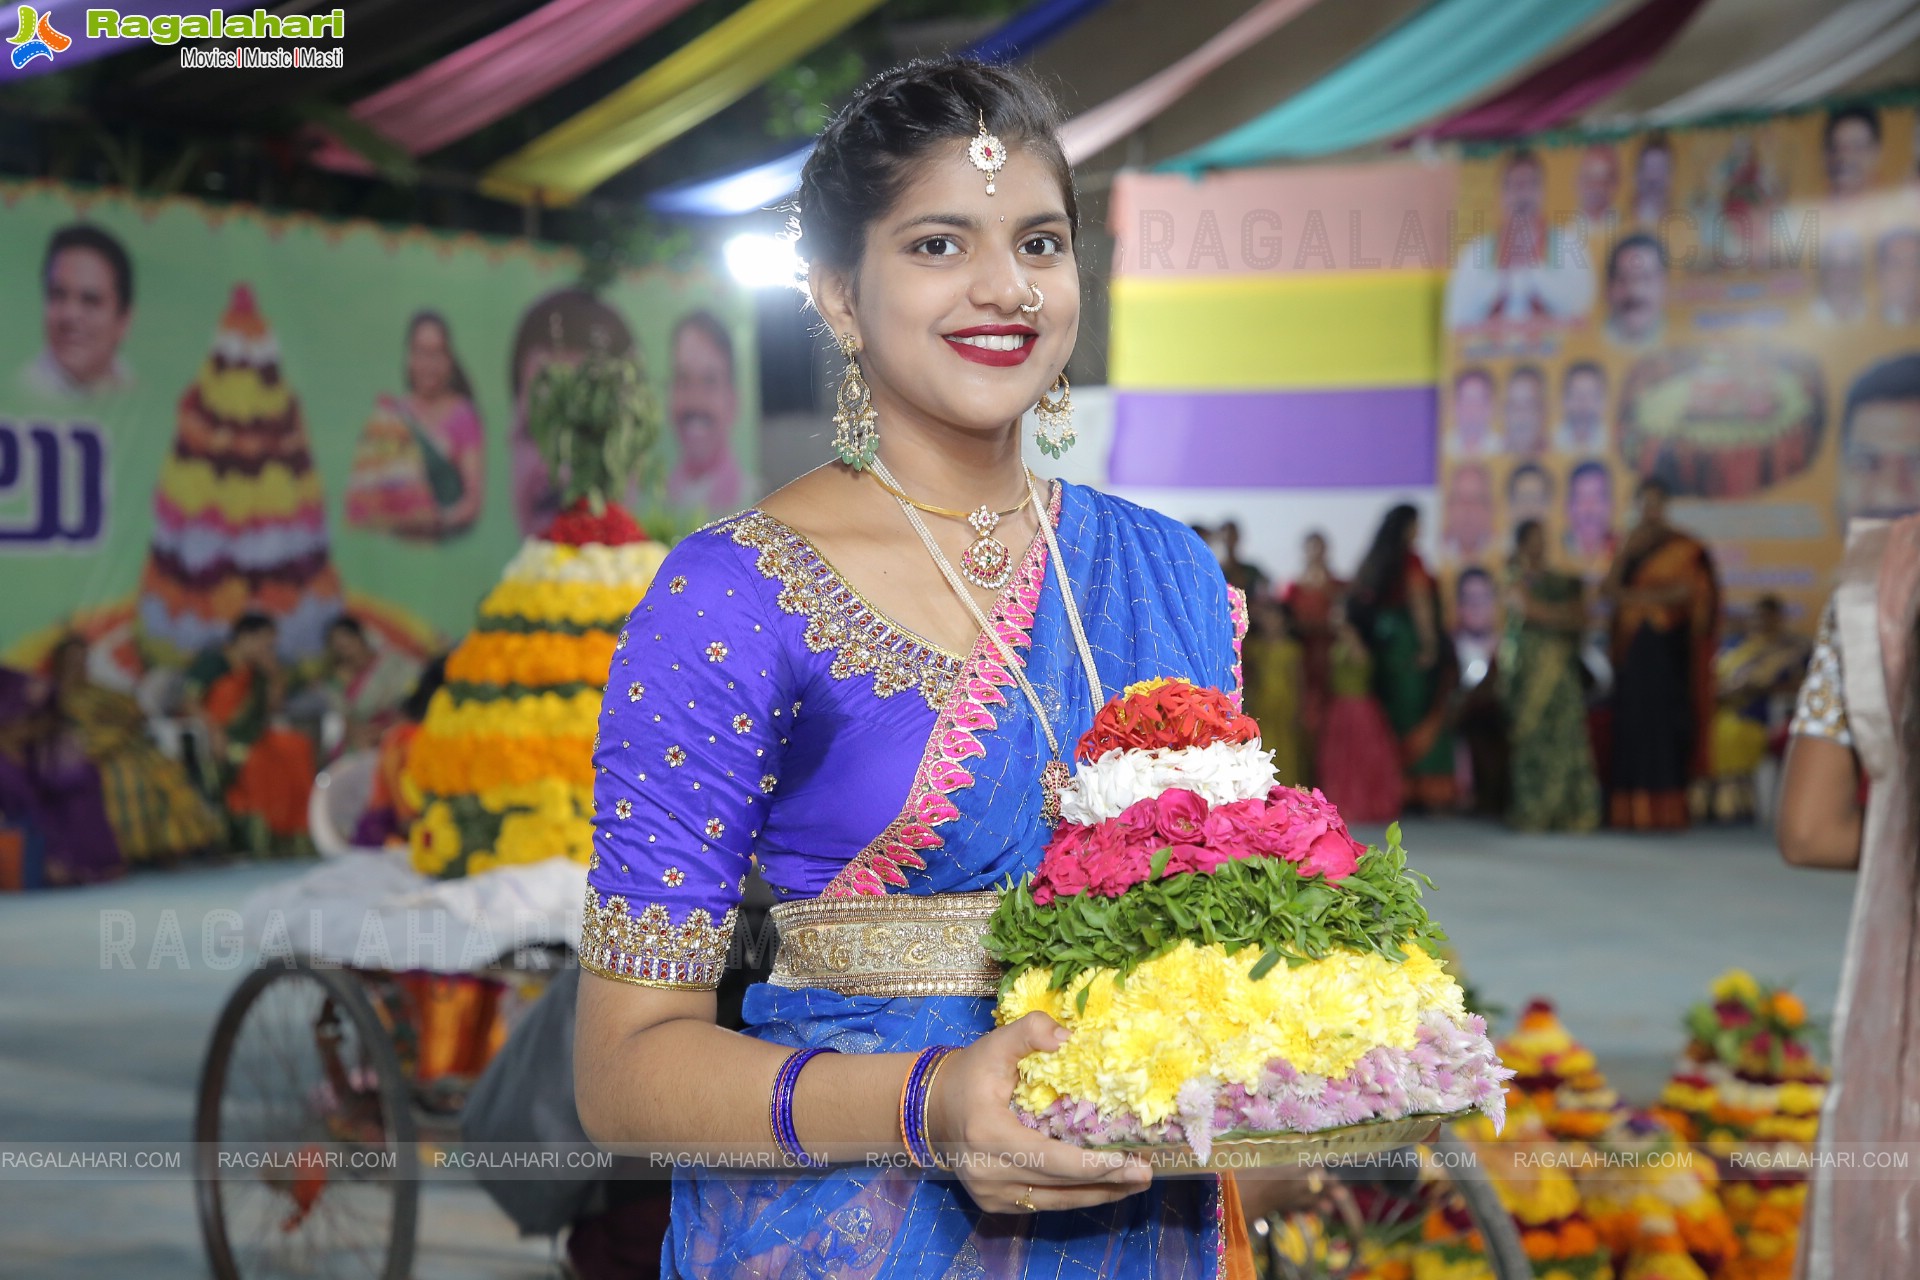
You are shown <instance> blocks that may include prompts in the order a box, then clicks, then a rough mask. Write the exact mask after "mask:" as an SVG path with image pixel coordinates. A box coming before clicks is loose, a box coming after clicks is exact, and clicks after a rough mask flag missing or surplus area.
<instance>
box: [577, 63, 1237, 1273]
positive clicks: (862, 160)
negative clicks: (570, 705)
mask: <svg viewBox="0 0 1920 1280" xmlns="http://www.w3.org/2000/svg"><path fill="white" fill-rule="evenodd" d="M1056 119H1057V117H1056V114H1055V111H1054V108H1053V106H1052V105H1051V103H1050V102H1048V101H1047V99H1046V97H1045V96H1044V94H1043V93H1042V91H1041V90H1039V89H1038V88H1037V87H1036V86H1035V84H1034V83H1033V82H1032V81H1031V80H1029V79H1027V78H1026V77H1025V76H1023V75H1022V74H1020V73H1018V72H1015V71H1010V70H1007V69H1004V68H994V67H987V66H983V65H980V64H978V63H973V62H969V61H964V60H943V61H937V62H920V63H914V64H911V65H909V66H906V67H904V68H900V69H897V70H894V71H890V72H887V73H885V74H883V75H881V76H879V77H878V78H876V79H874V80H873V81H871V82H870V83H868V84H867V85H866V86H865V87H864V88H862V89H861V90H860V92H859V93H858V94H857V95H856V97H855V98H854V100H853V102H852V103H851V104H849V105H848V106H847V107H846V109H845V110H843V111H842V112H841V113H840V114H839V115H838V116H837V117H836V118H835V119H834V121H833V122H832V123H831V124H830V125H829V126H828V127H827V129H826V131H825V132H824V133H823V134H822V136H821V138H820V140H819V143H818V144H817V146H816V148H815V150H814V153H813V156H812V158H811V159H810V160H809V161H808V164H807V168H806V172H805V175H804V177H803V180H802V185H801V191H800V201H799V210H800V211H799V226H800V232H801V236H800V241H799V248H800V250H801V253H802V254H803V256H804V257H805V258H806V260H807V262H808V264H809V271H810V274H809V278H808V283H809V291H810V294H811V296H812V300H813V302H814V305H815V306H816V307H817V308H818V310H819V313H820V316H821V319H822V321H823V322H824V323H825V324H827V325H828V326H830V327H831V329H832V331H833V332H834V334H835V335H836V336H837V337H838V338H839V339H840V341H841V342H842V344H843V348H845V349H850V350H851V351H852V352H853V354H852V356H851V362H850V365H849V368H848V370H847V373H846V376H845V382H844V383H843V384H842V387H841V406H842V413H841V415H840V425H841V432H840V435H839V436H838V437H837V439H836V448H837V450H838V451H839V452H840V454H841V457H842V459H843V461H842V462H840V463H838V464H829V465H827V466H824V467H822V468H820V469H819V470H817V471H814V472H811V473H809V474H808V475H806V476H803V477H802V478H801V479H799V480H797V481H795V482H794V483H793V484H791V485H788V486H787V487H786V488H784V489H782V490H780V491H779V492H778V493H776V494H774V495H773V496H772V497H770V498H768V499H767V500H766V502H764V503H763V504H762V505H761V506H760V507H758V508H756V509H754V510H751V511H748V512H746V513H744V514H742V515H740V516H737V517H734V518H732V519H730V520H726V521H722V522H721V523H719V524H718V525H715V526H712V527H710V528H708V529H706V530H703V531H702V532H700V533H697V534H695V535H693V536H692V537H690V538H688V539H686V540H685V541H683V542H681V543H680V544H679V545H678V546H676V547H675V548H674V550H673V552H672V554H671V555H670V556H669V557H668V559H667V561H666V563H665V564H664V565H663V566H662V568H661V570H660V572H659V575H658V576H657V577H656V579H655V581H654V585H653V587H652V588H651V590H649V592H648V594H647V596H646V598H645V599H644V600H643V601H642V602H641V603H640V604H639V605H638V606H637V607H636V608H635V610H634V612H633V615H632V617H631V619H630V621H629V624H628V627H627V630H626V632H625V633H624V634H623V635H622V636H621V637H620V643H619V648H618V650H617V651H616V653H615V656H614V660H613V669H612V673H611V679H610V681H609V683H608V686H607V695H606V704H605V712H604V715H603V716H602V718H601V730H600V742H599V748H598V750H597V752H596V755H595V766H596V773H597V775H598V777H597V784H596V797H595V798H596V805H597V818H596V823H597V829H596V834H595V856H594V857H593V859H592V861H591V863H590V870H589V872H588V884H589V891H588V898H587V905H586V912H587V915H586V923H585V927H584V931H583V943H582V948H583V954H582V964H583V966H584V967H585V968H586V969H587V970H588V972H587V974H586V975H584V977H583V980H582V982H581V988H580V1006H579V1024H578V1033H577V1037H576V1045H575V1052H576V1058H575V1081H576V1088H577V1093H578V1102H579V1108H580V1115H581V1119H582V1122H583V1123H584V1125H585V1127H586V1130H587V1132H588V1133H590V1134H591V1135H593V1136H594V1138H595V1139H596V1140H598V1141H602V1142H621V1141H626V1142H647V1143H653V1144H659V1145H660V1146H663V1147H666V1148H671V1149H673V1150H675V1151H680V1152H685V1153H688V1154H689V1155H690V1156H695V1157H700V1158H705V1159H710V1160H716V1161H718V1160H724V1159H726V1158H728V1157H730V1156H732V1157H738V1156H741V1155H745V1156H747V1157H750V1158H752V1157H764V1156H772V1155H773V1154H774V1153H775V1152H776V1151H782V1150H784V1151H787V1152H790V1153H791V1152H793V1151H796V1150H802V1149H803V1150H804V1151H806V1152H809V1153H817V1154H818V1155H820V1156H821V1157H822V1158H823V1159H824V1160H826V1161H827V1165H826V1167H823V1168H820V1169H817V1170H813V1171H810V1172H804V1173H800V1174H798V1175H797V1176H795V1175H792V1174H789V1173H786V1172H783V1173H782V1174H781V1175H780V1176H766V1175H764V1174H762V1175H759V1176H757V1177H755V1176H741V1174H740V1173H739V1172H736V1173H735V1174H733V1175H732V1176H729V1175H728V1174H726V1173H724V1172H714V1173H709V1172H692V1173H682V1174H680V1175H677V1177H676V1182H675V1185H674V1201H673V1223H672V1230H671V1232H670V1234H669V1237H668V1242H667V1247H666V1253H665V1263H666V1266H665V1268H664V1270H665V1271H666V1272H667V1273H668V1274H673V1275H689V1276H708V1275H716V1276H717V1275H788V1274H801V1273H805V1274H824V1273H825V1272H826V1271H828V1270H838V1269H841V1268H844V1269H846V1270H848V1271H849V1272H852V1271H855V1270H857V1271H859V1273H860V1274H861V1275H863V1276H868V1277H882V1278H899V1277H917V1276H948V1275H953V1276H963V1275H964V1276H987V1275H990V1276H1032V1277H1041V1276H1045V1277H1055V1276H1061V1275H1067V1274H1085V1275H1096V1274H1097V1275H1113V1276H1146V1275H1155V1276H1169V1277H1171V1276H1194V1277H1198V1276H1213V1275H1216V1274H1219V1273H1220V1268H1221V1265H1222V1264H1221V1261H1220V1260H1221V1258H1222V1257H1223V1252H1224V1253H1225V1255H1226V1256H1231V1257H1233V1258H1236V1259H1244V1261H1245V1262H1246V1264H1247V1265H1248V1266H1249V1267H1250V1266H1251V1257H1250V1254H1246V1255H1243V1254H1241V1253H1239V1252H1237V1251H1225V1250H1224V1233H1225V1232H1226V1231H1228V1230H1230V1229H1232V1228H1233V1227H1234V1226H1236V1225H1238V1213H1237V1209H1236V1208H1235V1206H1234V1205H1233V1203H1232V1196H1231V1192H1230V1191H1229V1190H1227V1189H1225V1188H1223V1186H1222V1184H1221V1183H1220V1182H1218V1181H1216V1180H1214V1179H1211V1178H1207V1179H1199V1180H1191V1181H1189V1180H1178V1181H1169V1182H1164V1183H1156V1182H1153V1181H1152V1180H1151V1178H1150V1174H1149V1170H1148V1168H1147V1167H1146V1166H1145V1165H1144V1164H1142V1163H1139V1162H1137V1161H1134V1160H1126V1159H1122V1158H1120V1157H1119V1156H1117V1155H1112V1154H1108V1153H1099V1152H1091V1151H1086V1150H1082V1149H1080V1148H1077V1147H1073V1146H1070V1145H1066V1144H1063V1143H1060V1142H1056V1141H1053V1140H1051V1139H1047V1138H1043V1137H1041V1136H1040V1135H1039V1134H1037V1133H1035V1132H1034V1131H1033V1130H1031V1129H1028V1128H1026V1127H1025V1126H1023V1125H1022V1124H1020V1123H1019V1121H1018V1120H1016V1119H1015V1118H1014V1115H1013V1113H1012V1112H1011V1111H1010V1110H1009V1108H1008V1101H1009V1098H1010V1097H1011V1094H1012V1089H1013V1084H1014V1078H1015V1076H1014V1071H1015V1063H1016V1062H1017V1061H1018V1060H1019V1059H1020V1058H1021V1057H1022V1056H1023V1055H1025V1054H1028V1053H1044V1052H1048V1051H1050V1050H1053V1049H1054V1048H1056V1047H1058V1046H1059V1045H1060V1044H1061V1043H1063V1041H1064V1038H1065V1035H1066V1033H1065V1032H1064V1031H1063V1030H1062V1029H1061V1028H1059V1027H1058V1026H1056V1025H1055V1024H1054V1023H1052V1022H1050V1021H1049V1020H1047V1019H1046V1018H1044V1017H1041V1016H1038V1015H1035V1016H1031V1017H1028V1018H1025V1019H1022V1020H1021V1021H1019V1022H1016V1023H1013V1024H1012V1025H1009V1026H1006V1027H1003V1028H1000V1029H998V1030H995V1029H994V1028H993V1018H992V1008H993V999H992V997H993V993H994V989H995V978H994V971H993V968H992V965H991V963H990V962H989V961H988V959H987V957H986V955H985V953H984V951H982V949H981V947H980V943H979V936H980V932H981V930H982V929H983V927H984V923H985V920H986V918H987V916H988V915H989V914H990V913H991V911H992V909H993V906H994V903H995V900H996V894H995V893H994V892H993V891H994V890H995V888H996V887H997V886H1000V885H1004V884H1005V883H1006V881H1007V879H1008V877H1010V876H1012V877H1018V876H1020V875H1022V874H1023V873H1025V872H1026V871H1028V870H1030V869H1031V868H1033V867H1034V866H1036V865H1037V864H1038V860H1039V857H1040V853H1041V850H1042V848H1043V846H1044V845H1045V843H1046V841H1047V839H1048V837H1049V834H1050V831H1051V827H1052V819H1053V814H1054V813H1057V808H1056V801H1055V800H1054V797H1053V791H1052V789H1053V787H1054V786H1055V784H1056V782H1057V781H1058V780H1059V779H1060V778H1061V777H1062V776H1063V774H1064V766H1063V762H1064V761H1065V759H1066V758H1067V757H1068V756H1069V755H1070V754H1071V752H1072V750H1073V745H1074V743H1075V742H1076V741H1077V739H1078V738H1079V737H1080V735H1081V734H1082V733H1084V732H1085V731H1086V730H1087V729H1088V728H1089V726H1090V725H1091V723H1092V718H1093V714H1094V712H1095V710H1096V709H1097V708H1098V707H1099V706H1100V705H1101V704H1102V703H1103V702H1104V701H1105V699H1106V698H1108V697H1110V696H1111V695H1113V694H1114V693H1116V692H1118V691H1119V690H1120V689H1122V688H1124V687H1125V686H1126V685H1128V684H1130V683H1132V682H1135V681H1140V680H1145V679H1149V678H1152V677H1155V676H1179V677H1185V678H1187V679H1190V680H1193V681H1194V682H1196V683H1198V684H1202V685H1215V686H1220V687H1223V688H1228V689H1233V688H1235V687H1236V686H1237V684H1238V679H1237V675H1236V671H1235V667H1236V647H1237V634H1238V631H1239V630H1241V629H1242V628H1241V626H1240V624H1239V623H1238V622H1237V619H1240V618H1242V617H1243V616H1244V614H1243V612H1242V611H1241V609H1240V608H1239V607H1237V605H1236V604H1235V603H1233V597H1232V596H1231V595H1230V593H1229V590H1228V587H1227V584H1226V581H1225V579H1224V578H1223V576H1222V574H1221V571H1220V568H1219V566H1218V564H1217V563H1216V562H1215V560H1214V557H1213V556H1212V555H1211V554H1210V553H1209V552H1208V551H1207V549H1206V547H1205V546H1204V545H1203V544H1202V543H1201V542H1200V541H1199V539H1197V538H1195V537H1194V536H1193V535H1192V534H1191V533H1190V532H1189V531H1188V530H1187V529H1186V528H1185V527H1183V526H1181V525H1179V524H1177V523H1175V522H1173V521H1171V520H1167V519H1164V518H1163V517H1161V516H1158V515H1156V514H1154V513H1152V512H1149V511H1144V510H1142V509H1140V508H1138V507H1134V506H1131V505H1129V504H1127V503H1124V502H1121V501H1119V500H1117V499H1114V498H1109V497H1106V496H1105V495H1102V494H1099V493H1096V492H1093V491H1091V490H1088V489H1083V488H1079V487H1076V486H1072V485H1067V484H1063V483H1059V482H1046V481H1042V480H1039V479H1037V478H1035V477H1033V476H1032V475H1031V474H1030V473H1029V472H1028V471H1027V469H1026V468H1025V466H1024V465H1023V463H1022V461H1021V445H1022V440H1021V435H1020V421H1021V417H1022V415H1023V414H1025V413H1026V412H1027V411H1028V410H1030V409H1035V408H1036V406H1038V408H1039V410H1040V412H1039V413H1038V414H1037V415H1036V416H1037V418H1038V419H1039V423H1040V431H1041V433H1042V434H1043V436H1045V437H1046V439H1047V442H1048V443H1049V444H1050V445H1056V446H1057V444H1058V443H1059V442H1060V440H1061V439H1062V437H1063V436H1064V435H1065V432H1064V431H1063V430H1062V427H1063V425H1064V424H1063V423H1062V421H1061V419H1062V416H1063V415H1062V409H1063V407H1064V406H1063V404H1062V402H1063V401H1064V400H1065V399H1066V393H1067V387H1066V383H1065V382H1064V381H1063V380H1062V379H1061V371H1062V370H1063V368H1064V367H1065V365H1066V363H1067V359H1068V357H1069V356H1070V355H1071V354H1072V351H1073V346H1074V341H1075V338H1076V336H1077V331H1078V325H1079V281H1078V265H1077V262H1076V260H1075V236H1076V231H1077V206H1076V202H1075V196H1074V189H1073V181H1072V175H1071V173H1070V172H1069V170H1068V168H1067V165H1066V162H1065V159H1064V157H1063V155H1062V152H1061V149H1060V143H1059V140H1058V137H1057V135H1056V133H1055V124H1056ZM1043 396H1044V397H1045V401H1044V403H1043V402H1042V398H1043ZM876 440H877V451H872V452H870V447H871V446H873V445H874V442H875V441H876ZM983 510H984V513H985V514H984V515H982V514H979V513H980V512H982V511H983ZM967 513H975V518H976V524H977V525H979V526H985V528H984V530H982V529H978V528H974V527H969V526H968V524H967V522H966V516H967ZM996 521H997V522H996ZM983 620H984V621H983ZM750 861H752V862H757V864H758V866H759V868H760V872H761V874H762V875H763V876H764V877H765V878H766V880H767V881H768V882H769V884H770V885H771V886H772V887H773V889H774V892H775V894H776V897H777V898H778V899H780V905H779V906H777V907H776V908H775V909H774V910H775V920H776V923H777V924H778V925H779V927H780V930H781V936H782V946H781V950H780V952H779V955H778V958H777V960H776V969H775V972H774V976H773V980H772V981H771V982H770V983H766V984H761V985H757V986H755V987H753V988H751V989H750V990H749V992H748V993H747V996H746V1002H745V1009H744V1013H743V1017H744V1021H745V1023H746V1030H745V1032H744V1033H735V1032H731V1031H724V1030H721V1029H719V1028H718V1027H716V1026H715V1025H714V1012H715V1004H714V996H713V988H714V987H715V985H716V983H717V982H718V981H719V978H720V971H721V968H722V966H723V964H724V962H725V956H726V951H727V947H728V942H729V938H730V936H731V933H732V928H733V921H734V914H733V913H734V909H735V907H736V906H737V904H738V903H739V901H740V898H741V891H742V890H741V886H742V884H743V882H744V879H745V877H746V874H747V870H748V865H749V862H750ZM919 993H927V994H919ZM941 1045H947V1046H957V1048H956V1049H955V1050H954V1051H953V1052H951V1053H950V1054H949V1055H948V1056H946V1057H945V1058H942V1059H938V1063H939V1065H938V1069H937V1070H934V1071H932V1072H931V1077H930V1078H929V1075H928V1072H927V1064H928V1063H929V1062H931V1061H934V1060H933V1059H931V1058H927V1057H923V1056H922V1051H924V1050H928V1049H930V1048H931V1047H934V1046H941ZM802 1049H826V1050H832V1051H834V1052H828V1053H825V1054H822V1055H821V1056H818V1057H815V1058H812V1059H811V1060H808V1059H805V1058H799V1057H797V1056H796V1051H797V1050H802ZM796 1064H798V1066H803V1067H804V1069H800V1070H798V1074H797V1076H796V1075H794V1074H793V1073H794V1071H795V1070H796ZM916 1065H918V1066H919V1067H920V1068H921V1069H920V1070H918V1071H916V1070H915V1068H916ZM903 1112H909V1113H910V1115H908V1116H906V1117H905V1121H906V1122H905V1123H904V1124H903ZM903 1129H906V1130H911V1131H912V1136H914V1137H915V1138H916V1141H924V1142H925V1143H926V1144H927V1145H929V1146H931V1148H932V1149H933V1150H934V1151H937V1152H939V1153H942V1154H943V1155H944V1157H945V1159H946V1160H947V1163H948V1167H949V1168H950V1169H951V1171H952V1174H953V1176H952V1177H950V1178H936V1177H928V1176H926V1175H925V1174H923V1173H922V1172H921V1171H920V1170H919V1169H916V1168H911V1167H907V1168H903V1167H900V1166H901V1164H902V1163H904V1161H905V1159H906V1154H905V1152H906V1148H905V1144H904V1142H903ZM776 1134H778V1135H779V1137H778V1139H777V1140H776V1137H775V1136H774V1135H776ZM922 1150H923V1152H924V1151H925V1148H924V1147H923V1148H922ZM776 1167H778V1166H776Z"/></svg>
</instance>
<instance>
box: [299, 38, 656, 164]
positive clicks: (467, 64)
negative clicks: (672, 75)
mask: <svg viewBox="0 0 1920 1280" xmlns="http://www.w3.org/2000/svg"><path fill="white" fill-rule="evenodd" d="M692 5H693V0H613V2H611V3H610V2H609V0H548V3H546V4H544V5H542V6H540V8H538V9H535V10H534V11H533V12H532V13H529V14H527V15H526V16H525V17H523V18H520V19H518V20H517V21H514V22H510V23H508V24H507V25H506V26H504V27H502V28H500V29H499V30H498V31H495V32H491V33H490V34H488V35H485V36H482V37H481V38H480V39H478V40H475V41H474V42H473V43H472V44H469V45H466V46H465V47H463V48H460V49H456V50H454V51H453V52H452V53H450V54H448V55H447V56H446V57H444V58H441V59H439V60H438V61H436V62H433V63H431V64H429V65H427V66H425V67H422V68H421V69H420V70H418V71H416V72H414V73H413V74H412V75H410V76H408V77H406V78H405V79H403V80H397V81H395V82H394V83H392V84H390V85H388V86H386V87H385V88H384V89H381V90H380V91H379V92H378V93H373V94H369V95H368V96H367V97H364V98H362V99H360V101H358V102H356V103H354V104H353V106H352V108H351V111H352V114H353V117H354V119H356V120H358V121H360V123H362V124H364V125H366V126H367V127H368V128H369V129H372V130H373V131H375V132H376V133H378V134H380V136H381V137H383V138H386V139H387V140H388V141H389V142H392V143H393V144H394V145H395V146H398V147H400V148H401V149H402V150H404V151H406V152H407V153H408V154H409V155H416V156H417V155H424V154H426V153H427V152H429V151H434V150H437V149H439V148H441V147H444V146H447V145H449V144H450V143H454V142H458V141H459V140H460V139H462V138H464V137H466V136H467V135H468V134H470V133H474V132H476V131H477V130H480V129H483V128H485V127H486V126H487V125H490V124H492V123H493V122H494V121H496V120H498V119H500V118H501V117H502V116H505V115H507V114H508V113H509V112H513V111H518V110H519V109H520V108H521V107H524V106H526V105H527V104H528V103H529V102H532V101H533V100H534V99H535V98H538V97H541V96H542V95H544V94H547V93H550V92H552V91H553V90H554V89H557V88H559V87H560V86H561V85H563V84H565V83H566V82H567V81H569V80H571V79H573V78H574V77H575V76H577V75H579V74H580V73H582V72H584V71H587V70H590V69H591V68H593V67H597V66H599V65H600V64H601V63H602V62H605V61H606V60H607V59H608V58H610V57H612V56H613V55H614V54H616V53H619V52H620V51H621V50H622V49H626V48H629V47H631V46H632V45H634V44H635V43H637V42H638V41H640V40H642V39H644V38H645V37H647V36H649V35H651V34H653V33H654V32H655V31H657V30H659V29H660V28H661V27H662V26H664V25H666V24H667V23H668V22H670V21H672V20H673V19H674V18H677V17H679V16H680V14H682V13H684V12H685V11H686V10H687V9H689V8H691V7H692ZM311 159H312V162H313V163H315V164H317V165H320V166H322V167H323V168H328V169H339V170H345V171H349V172H362V171H365V170H369V169H371V167H372V166H371V165H369V164H368V163H367V161H366V160H365V159H364V158H363V157H362V156H361V155H360V153H359V152H357V151H353V150H351V149H350V148H348V147H346V146H345V145H343V144H342V143H341V142H340V141H339V140H338V139H336V138H333V137H331V136H329V137H327V138H326V139H325V141H324V142H323V143H322V146H321V149H320V151H319V152H318V153H316V154H315V155H313V156H312V157H311Z"/></svg>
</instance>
